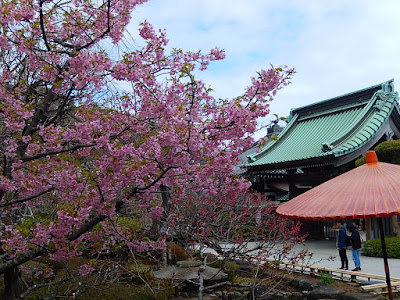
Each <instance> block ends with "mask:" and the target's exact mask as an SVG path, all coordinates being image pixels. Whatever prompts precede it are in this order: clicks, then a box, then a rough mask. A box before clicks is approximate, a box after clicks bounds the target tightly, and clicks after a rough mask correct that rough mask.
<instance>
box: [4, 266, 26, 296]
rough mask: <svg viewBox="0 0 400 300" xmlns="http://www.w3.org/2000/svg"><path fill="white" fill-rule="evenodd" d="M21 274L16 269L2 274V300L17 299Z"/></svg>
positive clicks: (19, 292) (20, 286)
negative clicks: (3, 288)
mask: <svg viewBox="0 0 400 300" xmlns="http://www.w3.org/2000/svg"><path fill="white" fill-rule="evenodd" d="M20 276H21V274H20V271H19V269H18V267H16V268H13V269H11V270H9V271H6V272H4V287H5V290H4V295H3V297H2V299H4V300H6V299H7V300H14V299H19V295H20V294H21V292H22V282H21V278H20Z"/></svg>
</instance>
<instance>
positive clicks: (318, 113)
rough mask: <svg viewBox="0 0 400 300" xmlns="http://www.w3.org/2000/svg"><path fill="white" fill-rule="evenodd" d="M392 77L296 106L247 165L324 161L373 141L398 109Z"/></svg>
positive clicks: (250, 157)
mask: <svg viewBox="0 0 400 300" xmlns="http://www.w3.org/2000/svg"><path fill="white" fill-rule="evenodd" d="M397 99H398V95H397V92H394V87H393V84H392V80H391V81H387V82H384V83H382V84H380V85H376V86H373V87H370V88H367V89H363V90H360V91H357V92H353V93H350V94H347V95H343V96H340V97H336V98H333V99H329V100H325V101H321V102H318V103H314V104H311V105H309V106H304V107H300V108H298V109H294V110H292V112H291V120H290V122H289V124H288V125H287V126H286V128H285V130H284V131H283V132H282V133H281V134H280V135H279V136H278V140H277V141H275V142H272V143H269V144H267V145H266V147H265V148H264V149H262V150H261V152H260V153H256V154H253V155H250V156H248V160H249V161H248V163H247V166H248V167H250V168H251V167H257V166H269V167H271V166H273V165H282V164H290V163H291V162H296V163H298V162H299V161H307V162H308V163H310V162H311V161H312V160H314V161H316V160H319V161H320V162H321V161H323V159H324V158H326V159H327V161H328V157H329V160H330V161H332V159H331V158H335V157H340V156H343V155H346V154H348V153H352V152H354V151H356V150H358V149H359V148H360V147H362V146H363V145H365V144H366V143H367V142H368V141H370V140H371V139H372V138H373V137H374V136H375V135H376V134H377V133H378V132H379V130H380V129H381V128H382V127H383V126H384V124H385V123H386V122H387V121H388V118H389V116H390V114H391V112H392V111H393V109H396V110H397V112H398V111H399V107H398V103H397Z"/></svg>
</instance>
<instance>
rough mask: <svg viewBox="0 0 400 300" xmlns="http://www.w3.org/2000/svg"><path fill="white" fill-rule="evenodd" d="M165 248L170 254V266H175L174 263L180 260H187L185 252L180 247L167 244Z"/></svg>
mask: <svg viewBox="0 0 400 300" xmlns="http://www.w3.org/2000/svg"><path fill="white" fill-rule="evenodd" d="M167 246H168V251H170V253H171V261H169V263H170V264H176V262H178V261H180V260H187V259H188V255H187V253H186V251H185V250H184V249H183V248H182V247H181V246H179V245H177V244H175V243H172V242H168V243H167Z"/></svg>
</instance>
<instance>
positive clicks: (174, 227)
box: [167, 189, 308, 288]
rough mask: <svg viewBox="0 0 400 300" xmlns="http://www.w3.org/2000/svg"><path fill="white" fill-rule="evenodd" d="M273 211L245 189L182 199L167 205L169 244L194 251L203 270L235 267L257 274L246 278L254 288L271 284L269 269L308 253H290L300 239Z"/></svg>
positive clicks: (289, 223) (262, 198)
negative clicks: (229, 263) (229, 264)
mask: <svg viewBox="0 0 400 300" xmlns="http://www.w3.org/2000/svg"><path fill="white" fill-rule="evenodd" d="M276 208H277V204H276V203H272V202H270V201H269V199H268V198H267V197H265V196H264V195H262V194H256V193H252V192H251V191H249V190H248V189H247V190H244V191H242V192H240V193H237V191H227V192H226V193H218V194H217V195H214V196H209V195H208V194H207V193H201V194H188V195H187V197H186V198H185V199H183V200H181V201H172V203H171V206H170V208H169V218H168V219H167V220H168V222H167V223H168V230H169V231H170V234H169V238H170V239H173V241H175V242H176V243H178V244H180V245H182V246H183V247H185V248H186V249H188V250H191V249H192V250H197V251H196V252H198V251H200V253H202V254H203V256H204V257H205V259H204V264H205V265H213V264H215V263H216V261H218V262H219V264H221V263H222V264H223V265H224V264H225V263H226V262H227V261H235V262H237V263H239V264H241V265H246V266H248V267H249V268H254V269H257V271H256V272H255V273H254V274H252V275H253V276H255V279H256V280H254V281H253V285H254V286H253V288H255V287H257V286H258V285H261V284H265V283H266V281H271V280H272V281H276V276H275V275H276V273H277V272H279V270H278V269H275V268H274V267H271V266H275V265H276V264H277V263H278V262H280V261H298V260H302V259H304V258H305V257H306V256H307V255H308V251H301V252H296V251H294V249H293V248H294V246H295V245H297V244H298V243H299V242H302V241H303V240H304V238H305V236H303V235H301V234H300V223H299V222H293V221H290V220H285V219H282V218H280V217H278V216H277V215H275V213H274V211H275V210H276ZM196 252H195V253H196ZM210 253H211V255H208V254H210ZM207 256H209V257H210V258H208V257H207ZM264 271H265V272H264ZM199 282H200V283H201V281H199ZM200 288H201V286H200Z"/></svg>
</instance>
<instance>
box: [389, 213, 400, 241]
mask: <svg viewBox="0 0 400 300" xmlns="http://www.w3.org/2000/svg"><path fill="white" fill-rule="evenodd" d="M390 223H391V225H392V229H393V234H394V235H395V236H398V237H400V224H399V221H398V217H397V216H391V217H390Z"/></svg>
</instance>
